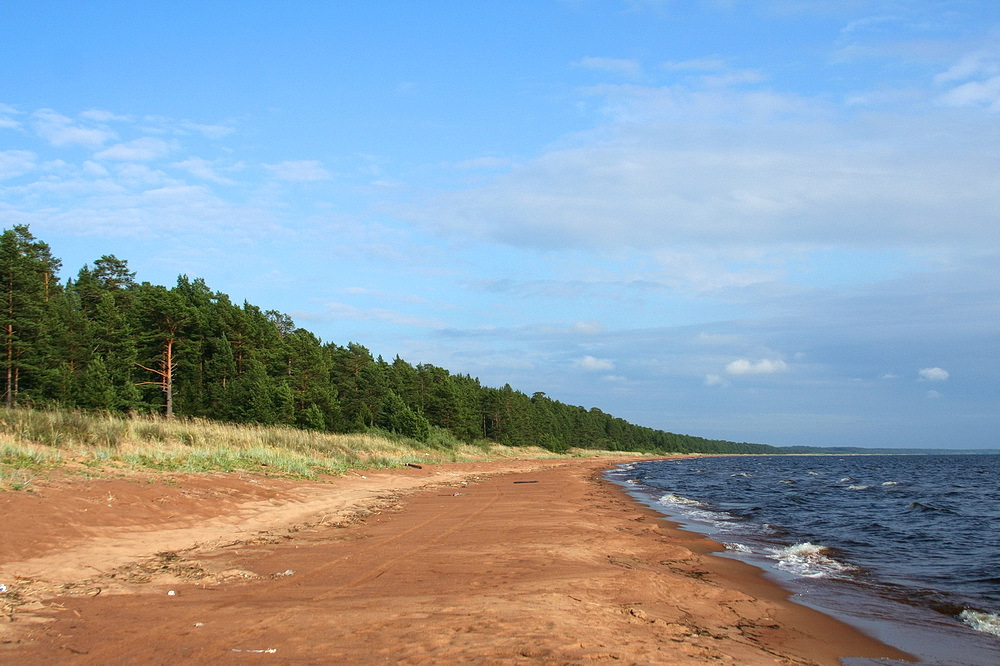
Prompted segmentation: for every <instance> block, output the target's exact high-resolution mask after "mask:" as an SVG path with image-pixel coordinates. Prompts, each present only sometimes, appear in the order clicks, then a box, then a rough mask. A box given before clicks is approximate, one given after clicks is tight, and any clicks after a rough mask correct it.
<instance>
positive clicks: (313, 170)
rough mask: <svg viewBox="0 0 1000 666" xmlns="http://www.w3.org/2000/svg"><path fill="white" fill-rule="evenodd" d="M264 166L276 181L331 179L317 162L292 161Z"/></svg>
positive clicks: (327, 172)
mask: <svg viewBox="0 0 1000 666" xmlns="http://www.w3.org/2000/svg"><path fill="white" fill-rule="evenodd" d="M264 166H265V167H266V168H268V169H269V170H270V171H271V173H272V174H273V175H274V177H275V178H277V179H278V180H287V181H299V182H309V181H318V180H329V179H330V178H332V175H331V174H330V172H329V171H327V170H326V169H325V168H324V167H323V165H322V164H321V163H320V162H319V161H318V160H292V161H287V162H279V163H278V164H265V165H264Z"/></svg>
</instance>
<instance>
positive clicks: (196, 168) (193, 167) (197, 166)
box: [171, 157, 233, 185]
mask: <svg viewBox="0 0 1000 666" xmlns="http://www.w3.org/2000/svg"><path fill="white" fill-rule="evenodd" d="M171 166H173V167H177V168H179V169H184V170H185V171H187V172H188V173H190V174H191V175H193V176H197V177H198V178H201V179H203V180H209V181H212V182H213V183H220V184H223V185H231V184H232V183H233V181H232V180H231V179H229V178H225V177H223V176H220V175H219V174H218V173H216V171H215V168H214V167H213V165H212V163H211V162H209V161H208V160H206V159H202V158H200V157H191V158H188V159H186V160H184V161H183V162H175V163H174V164H171Z"/></svg>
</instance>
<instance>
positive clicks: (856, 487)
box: [847, 485, 871, 490]
mask: <svg viewBox="0 0 1000 666" xmlns="http://www.w3.org/2000/svg"><path fill="white" fill-rule="evenodd" d="M869 488H871V486H854V485H851V486H847V489H848V490H868V489H869Z"/></svg>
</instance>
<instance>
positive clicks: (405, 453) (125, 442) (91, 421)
mask: <svg viewBox="0 0 1000 666" xmlns="http://www.w3.org/2000/svg"><path fill="white" fill-rule="evenodd" d="M600 453H601V452H596V451H586V452H582V451H579V450H574V451H571V452H570V454H569V455H577V456H579V455H600ZM551 457H565V456H560V455H557V454H554V453H552V452H550V451H547V450H545V449H542V448H540V447H518V448H513V447H508V446H503V445H500V444H496V443H494V442H488V441H485V440H484V441H479V442H475V443H474V444H466V443H464V442H462V441H460V440H458V439H456V438H455V437H454V435H452V434H451V433H450V432H449V431H447V430H444V429H442V428H432V430H431V434H430V437H429V438H428V440H427V441H426V442H420V441H417V440H414V439H409V438H406V437H402V436H400V435H397V434H393V433H384V432H378V431H373V432H367V433H356V434H332V433H320V432H315V431H309V430H299V429H297V428H291V427H287V426H261V425H253V424H250V425H247V424H231V423H221V422H217V421H209V420H205V419H172V420H166V419H164V418H161V417H156V416H148V415H147V416H120V415H116V414H107V413H103V414H101V413H90V412H84V411H79V410H77V411H73V410H58V409H44V410H42V409H5V408H0V489H4V490H23V489H26V488H28V487H29V486H30V484H31V482H32V480H33V479H34V472H35V471H38V470H45V469H54V468H58V467H61V466H65V465H67V464H70V463H73V464H80V465H83V466H85V467H87V468H89V469H98V470H99V469H101V468H105V467H107V466H109V465H114V464H115V463H118V464H120V465H124V466H126V467H131V468H138V469H148V470H162V471H167V472H182V473H191V472H232V471H237V470H240V471H246V472H250V473H254V474H265V475H272V476H283V477H292V478H306V479H312V478H317V477H318V476H320V475H338V474H343V473H345V472H346V471H347V470H351V469H384V468H390V467H400V466H402V465H405V464H407V463H416V464H433V463H440V462H470V461H490V460H505V459H508V460H509V459H513V458H551Z"/></svg>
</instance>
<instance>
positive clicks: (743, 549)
mask: <svg viewBox="0 0 1000 666" xmlns="http://www.w3.org/2000/svg"><path fill="white" fill-rule="evenodd" d="M722 545H723V546H725V547H726V550H733V551H736V552H737V553H752V552H753V551H752V550H750V548H749V547H747V546H744V545H743V544H741V543H724V544H722Z"/></svg>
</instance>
